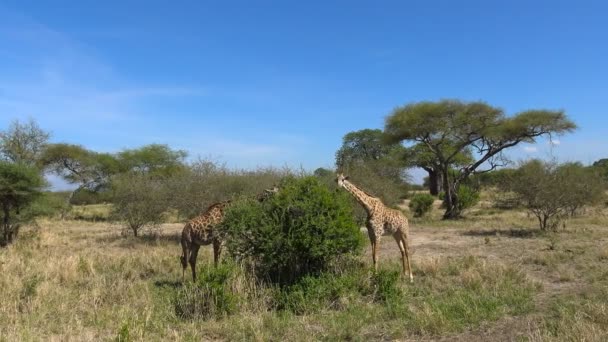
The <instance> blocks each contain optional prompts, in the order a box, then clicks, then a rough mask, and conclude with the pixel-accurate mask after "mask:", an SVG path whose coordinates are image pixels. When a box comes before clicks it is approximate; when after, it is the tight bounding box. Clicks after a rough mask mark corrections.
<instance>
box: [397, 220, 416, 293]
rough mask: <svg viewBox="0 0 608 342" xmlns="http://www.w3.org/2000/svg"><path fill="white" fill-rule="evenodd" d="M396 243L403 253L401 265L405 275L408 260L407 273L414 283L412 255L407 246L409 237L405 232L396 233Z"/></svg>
mask: <svg viewBox="0 0 608 342" xmlns="http://www.w3.org/2000/svg"><path fill="white" fill-rule="evenodd" d="M393 236H394V237H395V241H397V245H398V246H399V250H400V251H401V265H402V266H403V273H402V274H403V275H405V274H406V269H405V266H406V260H407V273H408V274H409V275H410V283H413V282H414V275H413V274H412V265H411V263H410V255H409V250H408V246H407V237H406V236H405V234H404V233H403V232H396V233H395V234H394V235H393Z"/></svg>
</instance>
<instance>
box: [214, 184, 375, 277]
mask: <svg viewBox="0 0 608 342" xmlns="http://www.w3.org/2000/svg"><path fill="white" fill-rule="evenodd" d="M280 188H281V190H280V191H279V193H277V194H276V195H275V196H273V197H272V198H271V199H269V200H267V201H265V202H263V203H260V202H257V201H255V200H247V199H244V200H240V201H237V202H236V203H235V204H234V205H232V206H231V207H230V209H229V210H228V211H227V213H226V217H225V219H224V222H223V224H222V227H220V230H221V231H222V232H223V234H225V236H226V241H227V248H228V250H229V252H230V254H231V255H232V256H234V257H235V258H237V259H239V260H244V261H247V262H249V263H251V265H252V266H253V267H254V268H255V270H256V272H257V274H258V275H259V276H260V277H262V279H264V280H270V281H272V282H275V283H278V284H282V285H283V284H291V283H293V282H295V281H297V280H298V279H300V278H301V277H303V276H305V275H311V274H318V273H320V272H322V271H323V270H325V269H326V268H327V267H328V265H329V264H330V263H331V261H332V260H334V259H335V258H336V257H337V256H340V255H342V254H347V253H355V252H358V251H360V250H361V247H362V245H363V235H362V234H361V232H360V231H359V227H358V226H357V225H356V224H355V222H354V218H353V212H352V209H351V205H350V202H349V198H348V197H347V196H348V194H346V193H344V192H337V191H331V190H330V189H329V188H328V187H327V186H326V185H324V184H323V183H322V182H321V181H320V180H319V179H318V178H316V177H303V178H294V177H290V178H286V179H285V180H284V181H283V182H282V183H281V185H280Z"/></svg>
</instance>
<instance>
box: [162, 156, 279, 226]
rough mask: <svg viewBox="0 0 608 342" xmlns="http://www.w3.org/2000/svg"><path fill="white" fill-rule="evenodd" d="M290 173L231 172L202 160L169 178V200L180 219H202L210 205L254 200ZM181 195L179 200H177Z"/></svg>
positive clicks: (211, 162)
mask: <svg viewBox="0 0 608 342" xmlns="http://www.w3.org/2000/svg"><path fill="white" fill-rule="evenodd" d="M289 174H291V171H290V170H288V169H274V168H260V169H257V170H253V171H247V170H232V169H229V168H227V167H226V166H225V165H223V164H220V163H218V162H215V161H211V160H199V161H196V162H194V163H193V164H192V165H189V166H188V168H186V169H184V170H182V171H181V172H178V173H175V174H173V175H171V176H170V177H167V178H166V182H167V187H166V189H167V191H168V193H167V194H166V195H165V197H166V198H170V199H171V203H170V204H171V207H172V208H173V209H176V210H177V212H178V214H179V216H181V217H184V218H191V217H194V216H197V215H199V214H200V213H202V212H203V211H204V210H205V209H207V208H208V207H209V206H210V205H211V204H213V203H217V202H220V201H225V200H228V199H234V198H237V197H239V196H253V195H255V194H258V193H260V192H262V191H263V190H264V189H268V188H271V187H272V186H273V185H275V184H278V183H279V182H280V180H281V178H283V177H284V176H286V175H289ZM176 193H178V194H179V196H175V194H176Z"/></svg>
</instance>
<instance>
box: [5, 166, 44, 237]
mask: <svg viewBox="0 0 608 342" xmlns="http://www.w3.org/2000/svg"><path fill="white" fill-rule="evenodd" d="M45 185H46V184H45V181H44V179H43V178H42V176H41V175H40V172H39V170H38V169H36V168H35V167H32V166H28V165H24V164H15V163H9V162H5V161H0V207H1V210H2V211H1V215H2V216H1V217H2V221H1V222H0V233H1V235H0V246H4V245H7V244H9V243H11V242H13V239H14V238H15V236H16V235H17V233H18V231H19V227H20V225H21V224H22V223H23V218H22V217H20V214H21V213H22V211H23V210H24V209H26V208H27V207H28V206H29V205H30V204H31V203H32V202H34V200H35V199H36V198H38V197H39V196H40V194H41V191H42V189H43V188H44V186H45Z"/></svg>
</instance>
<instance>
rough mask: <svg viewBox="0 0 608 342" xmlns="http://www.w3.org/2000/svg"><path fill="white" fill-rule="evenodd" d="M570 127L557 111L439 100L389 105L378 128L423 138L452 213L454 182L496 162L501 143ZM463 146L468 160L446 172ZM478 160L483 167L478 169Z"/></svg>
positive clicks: (394, 137)
mask: <svg viewBox="0 0 608 342" xmlns="http://www.w3.org/2000/svg"><path fill="white" fill-rule="evenodd" d="M575 128H576V125H575V124H574V123H573V122H572V121H570V120H569V119H568V118H567V117H566V115H565V113H564V112H563V111H551V110H527V111H523V112H520V113H518V114H516V115H513V116H506V115H505V113H504V112H503V110H502V109H500V108H497V107H493V106H491V105H489V104H487V103H485V102H481V101H477V102H463V101H459V100H441V101H437V102H430V101H425V102H417V103H411V104H407V105H405V106H402V107H399V108H397V109H395V110H394V111H393V112H392V113H391V114H390V115H389V116H388V117H387V118H386V123H385V129H384V133H385V136H386V137H387V140H388V142H392V143H397V142H402V141H408V142H413V143H421V144H424V146H426V147H427V148H428V151H430V152H431V153H432V154H433V155H434V156H435V157H436V158H437V161H438V162H439V166H440V169H441V173H442V176H443V177H444V179H445V180H447V183H446V186H447V188H446V189H444V190H445V192H446V208H447V209H446V213H445V214H444V218H456V217H459V216H460V212H459V210H458V209H457V208H458V205H457V202H458V195H457V188H458V187H459V185H460V184H461V183H462V182H463V181H464V180H466V179H467V178H468V177H469V176H470V175H471V174H473V173H474V172H483V171H488V170H493V169H494V168H496V167H497V166H499V165H501V163H502V162H503V159H502V157H503V154H502V152H503V151H504V150H505V149H507V148H510V147H513V146H516V145H517V144H519V143H521V142H528V143H533V142H535V140H536V138H538V137H540V136H543V135H553V134H562V133H566V132H570V131H572V130H574V129H575ZM446 146H449V147H450V148H446ZM467 149H470V151H471V153H472V155H473V156H474V158H473V160H472V161H471V162H470V163H468V164H467V165H464V166H462V167H461V168H460V169H459V170H457V172H455V175H454V176H453V177H448V176H449V172H450V167H451V165H454V164H455V163H456V161H457V159H458V158H460V156H461V155H462V154H463V153H466V150H467ZM482 165H483V166H485V170H480V168H481V167H482Z"/></svg>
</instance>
